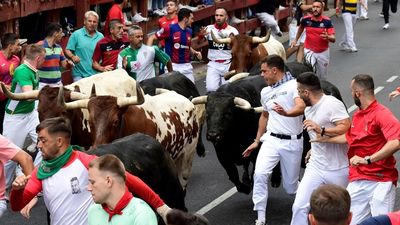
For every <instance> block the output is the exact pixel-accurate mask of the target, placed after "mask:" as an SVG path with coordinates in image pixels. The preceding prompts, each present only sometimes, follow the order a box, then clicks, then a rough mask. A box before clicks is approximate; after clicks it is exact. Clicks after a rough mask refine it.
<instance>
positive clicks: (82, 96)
mask: <svg viewBox="0 0 400 225" xmlns="http://www.w3.org/2000/svg"><path fill="white" fill-rule="evenodd" d="M88 98H89V96H87V95H85V94H82V93H80V92H76V91H71V100H81V99H88Z"/></svg>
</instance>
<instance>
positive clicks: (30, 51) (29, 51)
mask: <svg viewBox="0 0 400 225" xmlns="http://www.w3.org/2000/svg"><path fill="white" fill-rule="evenodd" d="M39 54H46V50H45V49H44V48H43V46H41V45H38V44H30V45H28V46H27V47H26V50H25V57H26V58H27V59H29V60H35V58H36V56H38V55H39Z"/></svg>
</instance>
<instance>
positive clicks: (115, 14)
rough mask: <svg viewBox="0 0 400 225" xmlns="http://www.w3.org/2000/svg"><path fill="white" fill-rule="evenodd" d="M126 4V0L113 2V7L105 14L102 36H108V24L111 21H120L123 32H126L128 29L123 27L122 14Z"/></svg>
mask: <svg viewBox="0 0 400 225" xmlns="http://www.w3.org/2000/svg"><path fill="white" fill-rule="evenodd" d="M127 4H128V0H114V5H113V6H111V8H110V10H109V11H108V13H107V17H106V23H105V26H104V36H107V35H109V34H110V22H111V21H112V20H119V21H121V23H122V25H123V26H124V30H128V28H127V27H125V19H124V14H123V13H122V9H123V8H125V7H126V5H127Z"/></svg>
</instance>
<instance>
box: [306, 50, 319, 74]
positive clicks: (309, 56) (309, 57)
mask: <svg viewBox="0 0 400 225" xmlns="http://www.w3.org/2000/svg"><path fill="white" fill-rule="evenodd" d="M303 63H304V65H306V66H307V67H309V68H310V69H312V71H313V72H314V73H316V72H317V60H316V59H315V57H314V53H311V52H308V53H306V54H304V59H303Z"/></svg>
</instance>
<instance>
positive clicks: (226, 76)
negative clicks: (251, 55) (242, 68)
mask: <svg viewBox="0 0 400 225" xmlns="http://www.w3.org/2000/svg"><path fill="white" fill-rule="evenodd" d="M235 74H236V70H231V71H229V72H226V73H225V74H224V78H225V80H228V79H229V78H231V77H232V76H233V75H235Z"/></svg>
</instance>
